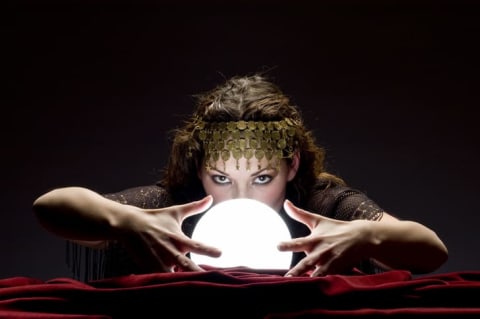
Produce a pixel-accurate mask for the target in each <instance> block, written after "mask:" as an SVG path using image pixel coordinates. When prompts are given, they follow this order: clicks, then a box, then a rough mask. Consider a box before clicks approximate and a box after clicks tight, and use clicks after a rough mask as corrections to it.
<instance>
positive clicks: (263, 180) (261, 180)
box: [254, 175, 272, 184]
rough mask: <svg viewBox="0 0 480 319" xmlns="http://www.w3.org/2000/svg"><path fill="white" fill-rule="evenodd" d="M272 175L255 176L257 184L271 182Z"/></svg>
mask: <svg viewBox="0 0 480 319" xmlns="http://www.w3.org/2000/svg"><path fill="white" fill-rule="evenodd" d="M271 180H272V177H271V176H270V175H260V176H257V177H256V178H255V181H254V182H255V184H267V183H270V181H271Z"/></svg>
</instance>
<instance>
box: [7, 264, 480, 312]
mask: <svg viewBox="0 0 480 319" xmlns="http://www.w3.org/2000/svg"><path fill="white" fill-rule="evenodd" d="M479 296H480V271H478V272H475V271H470V272H454V273H445V274H434V275H425V276H419V277H412V276H411V274H410V273H409V272H406V271H389V272H385V273H381V274H375V275H363V274H352V275H329V276H325V277H316V278H311V277H307V276H304V277H293V278H285V277H283V276H282V273H281V272H265V271H264V272H259V271H255V270H251V269H245V268H229V269H215V268H210V269H208V270H207V271H205V272H177V273H153V274H144V275H130V276H122V277H116V278H110V279H103V280H97V281H92V282H88V283H83V282H80V281H76V280H73V279H69V278H55V279H51V280H47V281H42V280H38V279H35V278H29V277H12V278H6V279H0V317H1V318H52V319H55V318H89V319H91V318H102V319H103V318H152V317H154V318H185V317H187V316H188V317H192V318H195V317H197V318H232V317H235V318H248V319H255V318H265V319H286V318H342V317H343V318H344V317H352V316H353V317H360V318H377V317H385V316H388V317H393V318H404V317H408V318H411V317H412V315H413V316H422V317H424V316H425V317H431V318H444V317H449V318H463V317H470V318H480V299H479Z"/></svg>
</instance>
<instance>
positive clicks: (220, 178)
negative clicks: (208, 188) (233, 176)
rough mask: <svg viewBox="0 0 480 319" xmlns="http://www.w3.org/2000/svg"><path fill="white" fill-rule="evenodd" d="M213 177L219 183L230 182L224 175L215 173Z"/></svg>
mask: <svg viewBox="0 0 480 319" xmlns="http://www.w3.org/2000/svg"><path fill="white" fill-rule="evenodd" d="M212 179H213V181H214V182H215V183H217V184H228V183H229V182H230V180H229V179H228V177H226V176H223V175H213V176H212Z"/></svg>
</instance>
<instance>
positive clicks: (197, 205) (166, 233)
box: [119, 196, 221, 272]
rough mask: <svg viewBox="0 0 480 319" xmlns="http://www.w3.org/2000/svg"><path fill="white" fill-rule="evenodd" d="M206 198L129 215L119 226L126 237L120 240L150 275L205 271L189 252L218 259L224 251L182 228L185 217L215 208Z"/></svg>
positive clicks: (211, 200)
mask: <svg viewBox="0 0 480 319" xmlns="http://www.w3.org/2000/svg"><path fill="white" fill-rule="evenodd" d="M212 202H213V199H212V197H211V196H207V197H205V198H203V199H202V200H199V201H196V202H191V203H188V204H183V205H175V206H169V207H165V208H160V209H140V208H136V207H135V209H138V210H141V212H140V213H138V212H137V213H135V214H130V215H129V216H130V217H131V218H130V219H129V220H125V222H124V223H123V225H119V226H120V228H121V229H123V230H125V232H122V233H123V234H124V236H122V238H120V240H122V242H124V244H125V245H126V246H127V248H128V249H129V250H130V252H131V253H132V255H133V256H134V258H135V259H136V261H137V263H138V264H139V265H140V266H141V267H142V268H144V269H143V270H145V271H148V272H171V271H174V270H182V271H203V269H202V268H201V267H200V266H198V265H197V264H195V263H194V262H193V261H192V260H191V259H190V258H189V257H187V256H186V254H187V253H188V252H194V253H197V254H202V255H207V256H210V257H219V256H220V255H221V251H220V250H219V249H217V248H215V247H212V246H208V245H205V244H203V243H201V242H198V241H195V240H193V239H191V238H190V237H188V236H186V235H185V234H184V233H183V231H182V229H181V225H182V222H183V220H184V219H185V218H187V217H189V216H192V215H196V214H199V213H201V212H204V211H205V210H207V209H208V208H209V207H210V206H211V205H212Z"/></svg>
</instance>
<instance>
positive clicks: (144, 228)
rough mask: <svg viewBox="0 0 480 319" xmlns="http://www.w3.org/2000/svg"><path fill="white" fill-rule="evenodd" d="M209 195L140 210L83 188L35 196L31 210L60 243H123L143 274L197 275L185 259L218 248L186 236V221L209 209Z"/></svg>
mask: <svg viewBox="0 0 480 319" xmlns="http://www.w3.org/2000/svg"><path fill="white" fill-rule="evenodd" d="M212 202H213V199H212V197H211V196H206V197H205V198H203V199H202V200H199V201H196V202H191V203H188V204H183V205H176V206H170V207H165V208H160V209H142V208H139V207H136V206H132V205H128V204H121V203H119V202H116V201H113V200H110V199H107V198H105V197H104V196H101V195H100V194H98V193H96V192H94V191H92V190H90V189H87V188H84V187H76V186H72V187H63V188H57V189H54V190H52V191H50V192H48V193H45V194H43V195H42V196H40V197H38V198H37V199H36V200H35V201H34V203H33V210H34V212H35V215H36V216H37V218H38V220H39V222H40V224H41V225H42V226H44V227H45V228H46V229H47V230H49V231H50V232H52V233H54V234H56V235H58V236H61V237H63V238H65V239H69V240H73V241H77V242H84V243H87V242H88V243H96V244H98V243H102V242H108V241H111V240H118V241H120V242H122V243H123V244H124V245H125V246H126V247H127V248H128V249H129V250H130V251H131V254H132V256H133V257H134V258H135V259H136V260H137V262H138V266H140V267H141V268H143V270H144V271H146V272H154V271H161V272H169V271H172V270H174V269H175V268H179V270H185V271H201V270H202V269H201V268H200V267H199V266H198V265H196V264H195V263H194V262H192V261H191V260H190V259H189V258H188V257H187V256H186V254H187V253H188V252H195V253H197V254H203V255H207V256H211V257H218V256H220V254H221V252H220V250H219V249H217V248H215V247H211V246H207V245H205V244H203V243H200V242H198V241H195V240H192V239H191V238H189V237H188V236H186V235H185V234H184V233H183V232H182V229H181V225H182V222H183V220H184V219H185V218H187V217H189V216H192V215H195V214H199V213H201V212H203V211H205V210H207V209H208V208H209V207H210V206H211V205H212Z"/></svg>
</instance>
